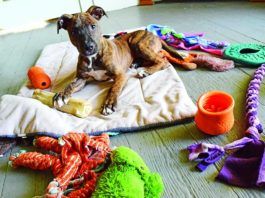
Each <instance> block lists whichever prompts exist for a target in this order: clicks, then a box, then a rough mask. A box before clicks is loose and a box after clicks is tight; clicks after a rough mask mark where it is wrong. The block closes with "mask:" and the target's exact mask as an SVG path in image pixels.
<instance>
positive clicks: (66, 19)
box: [57, 14, 73, 34]
mask: <svg viewBox="0 0 265 198" xmlns="http://www.w3.org/2000/svg"><path fill="white" fill-rule="evenodd" d="M72 18H73V15H71V14H64V15H62V16H61V17H60V18H59V19H58V21H57V34H59V30H60V29H61V28H63V29H66V28H67V26H68V25H69V23H70V21H71V20H72Z"/></svg>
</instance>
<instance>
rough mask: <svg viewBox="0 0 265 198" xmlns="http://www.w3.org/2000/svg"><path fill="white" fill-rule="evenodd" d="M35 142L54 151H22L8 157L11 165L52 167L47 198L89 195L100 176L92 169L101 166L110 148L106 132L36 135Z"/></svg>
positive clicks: (39, 168) (42, 168)
mask: <svg viewBox="0 0 265 198" xmlns="http://www.w3.org/2000/svg"><path fill="white" fill-rule="evenodd" d="M34 143H35V145H36V146H38V147H40V148H42V149H45V150H48V151H51V152H53V153H54V154H42V153H38V152H26V153H25V152H22V153H19V154H15V155H13V156H11V157H10V159H9V160H10V165H12V166H13V167H19V166H24V167H27V168H31V169H34V170H47V169H51V170H52V172H53V175H54V176H55V178H54V180H53V181H52V182H50V183H49V185H48V187H47V189H46V194H45V197H47V198H56V197H64V198H66V197H68V198H71V197H72V198H76V197H80V198H81V197H84V198H85V197H90V196H91V194H92V192H93V191H94V189H95V185H96V181H97V177H98V175H99V173H96V171H95V169H97V168H98V167H100V166H101V165H104V162H105V160H106V157H107V155H108V153H109V152H110V151H111V149H110V147H109V144H110V141H109V136H108V135H107V134H102V135H100V136H95V137H92V136H91V137H90V136H88V135H86V134H84V133H69V134H67V135H64V136H62V137H61V138H59V139H58V140H56V139H54V138H50V137H39V138H37V139H36V140H35V141H34ZM70 186H71V187H72V189H69V187H70ZM69 191H70V193H68V192H69ZM66 193H68V194H67V195H65V194H66Z"/></svg>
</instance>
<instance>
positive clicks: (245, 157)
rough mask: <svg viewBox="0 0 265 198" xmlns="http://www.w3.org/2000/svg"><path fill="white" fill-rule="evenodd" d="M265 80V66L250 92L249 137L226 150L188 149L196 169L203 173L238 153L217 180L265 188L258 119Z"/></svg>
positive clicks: (263, 151) (202, 146) (264, 155)
mask: <svg viewBox="0 0 265 198" xmlns="http://www.w3.org/2000/svg"><path fill="white" fill-rule="evenodd" d="M264 76H265V64H262V65H261V66H260V67H259V68H258V69H257V70H256V71H255V73H254V76H253V78H252V80H251V81H250V83H249V86H248V89H247V94H246V119H247V130H246V131H245V135H246V136H245V137H243V138H241V139H239V140H236V141H234V142H232V143H230V144H227V145H225V146H218V145H214V144H208V143H199V144H193V145H190V146H188V151H189V160H196V161H199V163H198V164H197V166H196V167H197V168H198V169H199V170H200V171H204V170H205V169H206V168H207V167H208V166H209V165H211V164H213V163H215V162H217V161H218V160H219V159H221V158H222V157H223V156H224V155H225V154H226V153H228V151H229V153H231V151H235V152H234V153H233V154H231V155H230V156H228V157H227V158H226V161H225V164H224V166H223V167H222V169H221V171H220V173H219V175H218V176H217V179H218V180H221V181H223V182H225V183H228V184H231V185H236V186H240V187H255V186H259V187H261V186H263V187H265V143H264V142H263V141H262V140H260V133H262V132H263V128H262V125H261V123H260V120H259V118H258V103H259V91H260V86H261V83H262V80H263V78H264Z"/></svg>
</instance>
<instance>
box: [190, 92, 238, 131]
mask: <svg viewBox="0 0 265 198" xmlns="http://www.w3.org/2000/svg"><path fill="white" fill-rule="evenodd" d="M234 105H235V102H234V99H233V97H232V96H231V95H229V94H228V93H226V92H223V91H217V90H215V91H210V92H207V93H205V94H203V95H202V96H200V98H199V100H198V102H197V107H198V111H197V113H196V115H195V123H196V125H197V127H198V128H199V129H200V130H201V131H202V132H204V133H207V134H210V135H220V134H223V133H226V132H228V131H230V129H231V128H232V127H233V125H234V113H233V109H234Z"/></svg>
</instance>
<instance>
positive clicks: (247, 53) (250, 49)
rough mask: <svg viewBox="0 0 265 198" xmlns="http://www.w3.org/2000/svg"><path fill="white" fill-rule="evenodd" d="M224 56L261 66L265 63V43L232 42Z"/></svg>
mask: <svg viewBox="0 0 265 198" xmlns="http://www.w3.org/2000/svg"><path fill="white" fill-rule="evenodd" d="M224 57H225V58H227V59H232V60H234V61H235V62H237V63H241V64H243V65H249V66H255V67H259V66H260V65H261V64H262V63H265V45H259V44H254V43H250V44H232V45H230V46H229V47H227V48H226V50H225V51H224Z"/></svg>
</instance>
